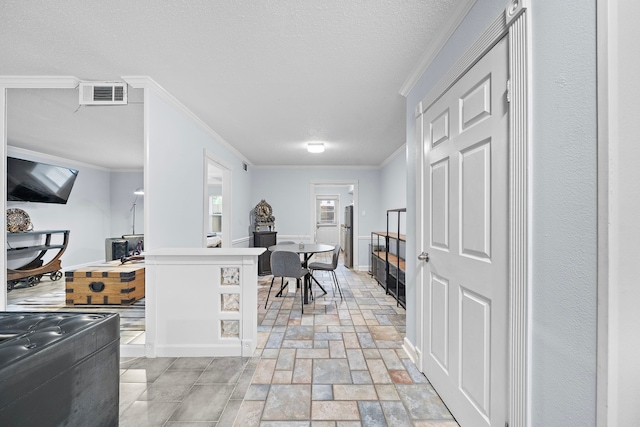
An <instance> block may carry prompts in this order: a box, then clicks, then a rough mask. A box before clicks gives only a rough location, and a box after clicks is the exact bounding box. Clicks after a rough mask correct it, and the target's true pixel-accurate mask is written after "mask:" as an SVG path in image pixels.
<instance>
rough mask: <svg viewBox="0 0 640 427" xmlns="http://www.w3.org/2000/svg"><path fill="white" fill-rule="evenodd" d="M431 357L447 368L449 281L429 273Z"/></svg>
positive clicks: (444, 368)
mask: <svg viewBox="0 0 640 427" xmlns="http://www.w3.org/2000/svg"><path fill="white" fill-rule="evenodd" d="M429 292H430V293H431V307H429V308H430V310H429V311H430V313H431V342H430V343H429V344H430V346H429V348H430V350H431V357H433V358H434V359H435V361H436V362H438V363H439V364H440V366H441V368H442V369H443V370H445V371H447V370H448V369H449V281H448V280H446V279H445V278H443V277H439V276H438V275H436V274H432V275H431V281H430V284H429Z"/></svg>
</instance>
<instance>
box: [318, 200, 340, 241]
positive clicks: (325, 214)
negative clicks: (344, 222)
mask: <svg viewBox="0 0 640 427" xmlns="http://www.w3.org/2000/svg"><path fill="white" fill-rule="evenodd" d="M340 213H341V210H340V195H339V194H326V195H325V194H322V195H321V194H316V209H315V217H316V238H315V242H316V243H324V244H326V245H332V246H335V245H337V244H339V243H340V239H339V221H340V219H339V218H340Z"/></svg>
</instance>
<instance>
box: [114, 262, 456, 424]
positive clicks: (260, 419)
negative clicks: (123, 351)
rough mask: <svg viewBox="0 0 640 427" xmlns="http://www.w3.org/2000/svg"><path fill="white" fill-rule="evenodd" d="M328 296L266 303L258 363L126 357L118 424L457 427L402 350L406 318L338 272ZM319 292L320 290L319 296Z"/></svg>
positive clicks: (369, 283)
mask: <svg viewBox="0 0 640 427" xmlns="http://www.w3.org/2000/svg"><path fill="white" fill-rule="evenodd" d="M337 273H338V278H339V281H340V283H341V286H342V289H343V293H344V297H345V298H344V300H341V299H340V296H339V295H338V294H336V295H337V296H335V297H334V295H333V292H332V291H331V290H330V289H331V281H330V278H329V275H328V274H325V275H324V276H323V275H322V274H323V273H319V274H318V276H319V280H320V282H321V283H323V286H325V288H326V289H327V290H328V291H329V293H328V294H327V295H325V296H322V297H320V296H316V298H315V301H314V302H313V303H311V304H309V305H307V306H305V310H304V314H301V310H300V293H299V291H298V292H297V293H296V294H295V295H296V297H295V298H294V297H293V296H292V295H291V294H285V295H286V296H285V297H284V298H275V297H274V295H275V293H276V292H277V290H278V287H277V286H276V285H274V289H273V290H272V292H271V297H270V298H269V305H268V307H267V309H265V308H264V301H265V299H266V294H267V290H268V286H266V285H268V284H269V282H270V277H266V278H262V279H263V280H262V281H261V286H260V287H259V291H258V292H259V301H262V304H261V305H260V306H259V309H258V322H259V326H258V335H259V342H258V348H257V350H256V353H255V357H252V358H240V357H226V358H158V359H144V358H141V359H128V360H125V359H123V360H122V362H121V377H120V387H121V392H120V426H121V427H129V426H135V427H140V426H173V427H187V426H190V427H196V426H197V427H205V426H206V427H212V426H216V427H227V426H229V427H231V426H234V427H236V426H237V427H356V426H358V427H378V426H393V427H402V426H414V427H457V426H458V424H457V423H456V422H455V421H454V420H453V418H452V416H451V414H450V413H449V412H448V410H447V408H446V407H445V406H444V404H443V403H442V401H441V400H440V398H439V396H438V395H437V394H436V393H435V391H434V390H433V388H432V387H431V385H430V384H429V382H428V381H427V379H426V378H425V377H424V376H423V375H422V374H421V373H420V372H419V371H418V370H417V369H416V368H415V366H414V365H413V364H412V363H411V360H410V359H409V358H408V357H407V355H406V354H405V352H404V350H403V349H402V342H403V338H404V333H405V311H404V309H402V308H401V307H397V305H396V302H395V300H394V299H393V298H392V297H390V296H388V295H385V292H384V290H383V289H382V288H381V287H380V286H379V285H378V284H377V282H375V280H373V279H372V278H371V277H370V276H369V275H368V274H366V273H362V272H359V273H358V272H353V271H351V270H349V269H346V268H344V266H343V265H340V266H339V269H338V271H337ZM316 293H317V292H316Z"/></svg>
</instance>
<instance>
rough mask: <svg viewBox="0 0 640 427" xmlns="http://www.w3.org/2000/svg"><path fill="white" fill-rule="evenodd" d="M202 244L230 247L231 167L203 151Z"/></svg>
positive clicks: (209, 246) (210, 246)
mask: <svg viewBox="0 0 640 427" xmlns="http://www.w3.org/2000/svg"><path fill="white" fill-rule="evenodd" d="M204 177H205V182H204V197H203V201H204V203H203V205H204V209H203V218H204V220H203V230H204V232H203V245H204V247H207V248H230V247H231V246H232V244H231V207H232V195H231V188H232V185H231V177H232V171H231V167H230V166H229V165H227V164H226V163H224V162H223V161H222V160H220V159H218V158H216V157H214V156H213V154H212V153H210V152H207V151H205V153H204Z"/></svg>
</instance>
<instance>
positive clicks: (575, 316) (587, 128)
mask: <svg viewBox="0 0 640 427" xmlns="http://www.w3.org/2000/svg"><path fill="white" fill-rule="evenodd" d="M534 6H535V7H533V8H532V17H531V21H532V23H533V34H534V38H533V57H532V62H533V78H532V92H533V111H532V114H533V126H532V130H533V141H532V150H533V151H532V159H531V161H532V180H533V183H532V188H533V199H532V201H531V203H532V207H533V212H532V227H533V230H532V233H533V235H532V242H531V243H532V262H531V269H532V289H531V291H532V292H531V296H532V298H533V300H532V313H531V321H532V334H533V336H532V343H531V344H532V349H533V354H532V396H531V397H532V404H533V406H532V412H531V415H532V422H533V425H544V426H580V427H582V426H591V425H594V424H595V415H596V414H595V408H596V393H595V392H596V320H597V307H596V302H597V243H598V242H597V129H596V123H597V109H596V39H595V36H596V15H595V2H584V1H577V0H573V1H563V2H556V1H539V2H536V4H535V5H534ZM559 184H561V185H559ZM569 409H570V410H569Z"/></svg>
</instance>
